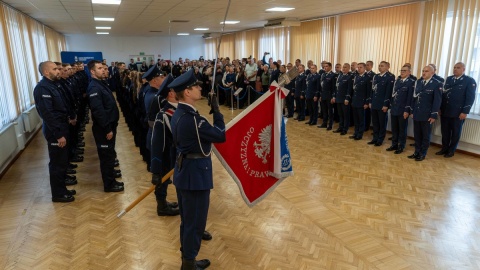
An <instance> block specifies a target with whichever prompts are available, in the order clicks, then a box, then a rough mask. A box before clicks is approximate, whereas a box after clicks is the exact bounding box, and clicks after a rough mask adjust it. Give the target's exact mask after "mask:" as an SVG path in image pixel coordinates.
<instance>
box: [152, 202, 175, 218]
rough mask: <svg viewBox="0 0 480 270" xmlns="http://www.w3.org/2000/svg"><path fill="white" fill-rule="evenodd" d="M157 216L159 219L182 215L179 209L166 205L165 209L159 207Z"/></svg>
mask: <svg viewBox="0 0 480 270" xmlns="http://www.w3.org/2000/svg"><path fill="white" fill-rule="evenodd" d="M157 215H158V216H159V217H161V216H178V215H180V210H179V209H178V208H174V207H171V206H169V205H168V204H167V205H166V207H163V208H161V207H158V206H157Z"/></svg>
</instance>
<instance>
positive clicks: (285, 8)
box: [265, 7, 295, 12]
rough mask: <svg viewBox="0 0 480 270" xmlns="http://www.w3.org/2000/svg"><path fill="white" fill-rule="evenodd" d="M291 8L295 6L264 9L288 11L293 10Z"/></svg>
mask: <svg viewBox="0 0 480 270" xmlns="http://www.w3.org/2000/svg"><path fill="white" fill-rule="evenodd" d="M293 9H295V8H289V7H274V8H269V9H266V10H265V11H277V12H284V11H289V10H293Z"/></svg>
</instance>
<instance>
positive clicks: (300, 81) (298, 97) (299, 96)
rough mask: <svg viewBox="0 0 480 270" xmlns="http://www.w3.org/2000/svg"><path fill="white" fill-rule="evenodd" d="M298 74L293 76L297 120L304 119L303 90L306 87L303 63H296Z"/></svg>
mask: <svg viewBox="0 0 480 270" xmlns="http://www.w3.org/2000/svg"><path fill="white" fill-rule="evenodd" d="M298 73H299V74H298V76H297V77H296V78H295V103H296V105H297V118H294V119H295V120H298V121H305V90H306V88H307V75H306V74H305V65H303V64H299V65H298Z"/></svg>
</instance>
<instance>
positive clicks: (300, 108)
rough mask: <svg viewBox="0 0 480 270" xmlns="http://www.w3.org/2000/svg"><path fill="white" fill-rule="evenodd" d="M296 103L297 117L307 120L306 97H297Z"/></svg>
mask: <svg viewBox="0 0 480 270" xmlns="http://www.w3.org/2000/svg"><path fill="white" fill-rule="evenodd" d="M295 103H296V104H297V113H298V115H297V119H298V120H305V99H301V98H300V97H295Z"/></svg>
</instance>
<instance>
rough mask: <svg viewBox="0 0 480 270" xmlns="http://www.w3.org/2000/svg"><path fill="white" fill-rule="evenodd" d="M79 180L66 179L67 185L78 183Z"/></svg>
mask: <svg viewBox="0 0 480 270" xmlns="http://www.w3.org/2000/svg"><path fill="white" fill-rule="evenodd" d="M77 183H78V182H77V180H75V179H65V186H73V185H76V184H77Z"/></svg>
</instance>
